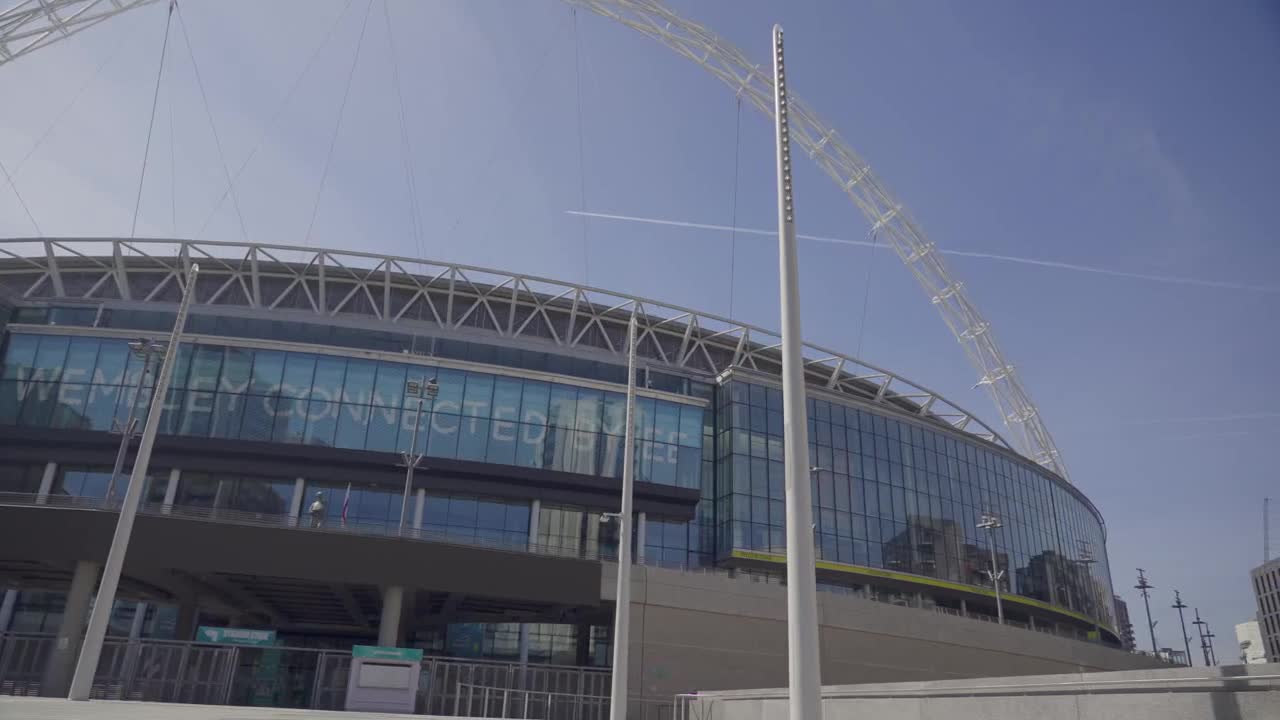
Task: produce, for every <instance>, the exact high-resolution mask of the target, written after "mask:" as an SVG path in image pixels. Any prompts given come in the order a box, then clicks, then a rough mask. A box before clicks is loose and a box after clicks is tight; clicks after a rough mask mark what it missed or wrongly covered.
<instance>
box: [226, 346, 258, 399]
mask: <svg viewBox="0 0 1280 720" xmlns="http://www.w3.org/2000/svg"><path fill="white" fill-rule="evenodd" d="M252 375H253V351H252V350H246V349H244V348H232V347H229V348H226V349H225V351H224V354H223V356H222V377H221V378H220V379H219V381H218V389H219V390H221V391H222V392H232V393H242V392H245V391H246V390H248V388H249V382H250V380H251V378H252Z"/></svg>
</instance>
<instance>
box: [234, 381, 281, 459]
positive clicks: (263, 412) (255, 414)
mask: <svg viewBox="0 0 1280 720" xmlns="http://www.w3.org/2000/svg"><path fill="white" fill-rule="evenodd" d="M281 367H283V365H282V366H281ZM255 368H256V364H255ZM275 404H276V400H275V399H274V398H269V397H256V396H248V397H245V398H244V410H243V411H242V412H241V416H242V421H241V423H240V439H241V440H257V441H261V442H266V441H268V440H270V439H271V428H272V426H273V425H274V424H275Z"/></svg>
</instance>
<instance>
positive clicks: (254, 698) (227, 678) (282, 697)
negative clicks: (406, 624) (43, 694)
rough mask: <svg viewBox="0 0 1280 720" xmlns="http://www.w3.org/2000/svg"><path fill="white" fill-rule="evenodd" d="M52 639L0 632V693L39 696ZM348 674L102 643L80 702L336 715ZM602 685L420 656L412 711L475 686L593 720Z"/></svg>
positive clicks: (599, 677)
mask: <svg viewBox="0 0 1280 720" xmlns="http://www.w3.org/2000/svg"><path fill="white" fill-rule="evenodd" d="M56 642H57V638H56V637H54V636H51V635H35V634H23V633H10V634H0V695H21V696H37V695H40V690H41V681H42V678H43V676H44V674H45V672H46V670H47V664H48V660H49V657H50V654H51V651H52V649H53V647H54V644H55V643H56ZM350 668H351V654H350V652H349V651H344V650H325V649H317V648H300V647H288V646H282V647H275V646H263V647H250V646H236V645H209V644H205V643H198V642H186V641H176V640H141V641H132V642H130V641H128V640H125V639H123V638H109V639H108V640H107V641H106V643H105V644H104V646H103V652H102V657H101V659H100V660H99V663H98V669H97V673H96V674H95V676H94V681H93V686H92V690H91V693H90V697H92V698H95V699H109V700H133V701H144V702H172V703H195V704H204V705H237V706H247V705H266V706H271V707H286V708H302V709H311V710H344V709H345V708H346V694H347V678H348V675H349V673H350ZM609 683H610V673H609V671H608V670H602V669H598V668H584V667H576V666H563V665H542V664H527V665H521V664H519V663H511V662H500V661H486V660H470V659H459V658H447V657H433V656H427V657H425V658H423V661H422V669H421V674H420V676H419V681H418V688H419V689H418V697H417V702H416V711H417V712H418V713H423V714H428V715H453V714H456V713H457V712H458V711H459V708H467V707H470V706H476V707H479V705H480V702H479V699H478V697H479V696H478V695H477V688H488V689H489V692H490V693H494V692H498V693H501V692H508V693H511V692H523V693H527V694H528V695H529V697H531V698H534V700H533V701H532V702H531V704H530V705H531V707H532V708H534V709H535V710H538V711H539V712H540V713H541V714H539V715H532V716H530V717H537V718H545V720H599V718H600V717H602V716H598V715H596V714H592V713H594V712H595V711H594V710H593V709H592V708H595V707H596V706H597V705H598V703H597V702H596V701H595V700H592V699H591V698H600V697H602V696H607V694H608V691H609ZM539 697H542V698H543V700H542V701H539V700H538V699H537V698H539ZM547 698H551V700H547ZM566 698H587V700H584V701H583V702H582V703H580V704H581V705H582V707H586V708H587V710H583V709H582V707H579V706H578V705H574V704H573V703H571V702H569V701H568V700H566ZM606 703H607V700H606ZM607 713H608V709H607V704H606V706H605V714H606V715H607ZM473 716H474V715H473ZM491 717H492V716H491Z"/></svg>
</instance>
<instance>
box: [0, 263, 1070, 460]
mask: <svg viewBox="0 0 1280 720" xmlns="http://www.w3.org/2000/svg"><path fill="white" fill-rule="evenodd" d="M191 263H200V264H201V273H200V277H199V279H198V280H197V297H196V298H195V301H196V303H197V304H203V305H215V306H216V305H222V306H240V307H250V308H261V309H268V310H270V309H276V308H289V309H294V310H298V309H302V310H308V309H309V310H311V311H312V312H315V313H316V314H319V315H323V316H334V315H339V314H343V315H353V314H354V315H366V316H372V317H375V318H378V319H380V320H383V321H388V322H392V323H394V322H396V321H399V320H400V319H401V318H404V317H405V316H408V319H414V318H419V319H422V320H424V321H425V322H429V323H435V324H436V325H438V326H440V327H444V328H449V329H462V328H482V329H488V330H491V331H493V332H495V333H497V334H498V335H499V336H501V337H507V338H515V337H535V338H540V339H542V340H547V341H550V342H552V343H554V344H555V345H557V346H559V347H561V348H564V349H565V350H572V349H575V348H583V349H585V348H592V349H595V350H597V351H599V350H604V351H606V352H609V353H612V354H614V355H617V356H619V357H620V358H621V359H625V355H626V348H625V345H626V339H625V338H626V324H627V322H628V321H629V319H630V317H631V315H632V314H635V315H636V317H637V321H638V323H639V327H638V335H637V343H638V346H637V354H638V355H640V356H642V357H644V358H646V359H647V360H649V361H650V362H657V363H660V364H663V365H667V366H670V367H673V368H677V369H682V370H685V371H691V372H694V373H699V374H705V375H708V376H715V375H718V374H719V373H721V372H724V371H725V370H728V369H730V368H732V367H735V366H741V367H747V368H751V369H754V370H758V371H761V372H765V373H769V374H774V375H777V374H779V373H780V369H781V353H780V351H779V349H780V345H781V337H780V335H779V334H778V333H777V332H775V331H773V330H768V329H765V328H762V327H759V326H755V325H750V324H746V323H740V322H737V321H734V320H732V319H729V318H726V317H722V316H719V315H715V314H712V313H706V312H702V311H698V310H694V309H691V308H686V307H682V306H679V305H672V304H670V303H664V302H661V301H658V300H653V299H650V298H645V297H640V296H635V295H628V294H625V293H619V292H615V291H612V290H606V289H603V288H598V287H592V286H588V285H582V284H578V283H571V282H566V281H562V280H556V279H553V278H545V277H540V276H535V275H526V274H521V273H512V272H508V271H504V270H497V269H492V268H484V267H477V266H472V265H462V264H457V263H445V262H440V261H434V260H424V259H415V258H411V257H406V256H399V255H388V254H381V253H371V252H360V251H347V250H330V249H322V248H308V247H301V246H288V245H272V244H262V243H244V242H225V241H195V240H181V239H172V240H169V239H127V238H9V239H0V287H7V288H8V290H9V291H10V292H13V293H14V294H15V295H16V296H17V297H19V298H21V299H23V300H45V301H47V300H52V299H65V300H77V301H95V300H97V301H104V300H132V301H157V302H177V300H178V298H179V295H180V292H181V290H180V286H181V283H182V282H183V277H184V275H185V270H186V268H187V267H188V266H189V265H190V264H191ZM803 356H804V360H805V375H806V381H807V383H808V384H810V385H813V386H817V387H822V388H825V389H826V390H827V391H829V392H833V393H836V394H840V395H846V396H849V397H852V398H855V399H857V400H860V401H863V402H868V401H869V402H871V403H874V404H876V405H881V406H885V407H886V408H888V409H890V410H893V411H895V412H897V413H902V414H907V415H911V416H914V417H917V418H919V419H922V420H925V421H928V422H932V423H936V424H939V425H942V426H946V427H950V428H951V429H953V430H956V431H959V432H962V433H965V434H967V435H970V436H973V437H976V438H979V439H981V440H984V441H987V442H991V443H993V444H995V445H997V446H998V447H1001V448H1003V449H1005V450H1007V451H1010V452H1013V453H1014V454H1016V455H1018V456H1019V457H1022V458H1024V459H1025V460H1027V461H1028V462H1032V463H1033V464H1036V463H1035V461H1034V460H1033V459H1031V458H1026V457H1025V456H1023V455H1021V454H1020V453H1017V451H1016V450H1015V449H1014V448H1013V447H1012V446H1011V445H1010V444H1009V443H1008V442H1007V441H1006V440H1005V439H1004V438H1003V437H1002V436H1001V435H1000V433H998V432H996V430H995V429H994V428H992V427H991V426H989V425H988V424H987V423H985V422H984V421H983V420H982V419H981V418H979V417H978V416H977V415H975V414H974V413H972V412H969V411H968V410H965V409H964V408H962V407H960V406H959V405H957V404H956V403H954V402H952V401H950V400H948V399H946V398H945V397H943V396H942V395H941V394H939V393H937V392H935V391H934V390H931V389H929V388H928V387H925V386H924V385H921V384H919V383H916V382H913V381H911V380H908V379H906V378H904V377H902V376H901V375H898V374H896V373H894V372H891V371H889V370H886V369H884V368H882V367H879V366H876V365H872V364H870V363H868V362H865V361H863V360H860V359H858V358H855V357H852V356H850V355H846V354H844V353H841V352H838V351H836V350H832V349H830V348H826V347H822V346H820V345H815V344H811V343H805V345H804V348H803ZM1041 469H1043V470H1046V471H1047V472H1051V471H1049V470H1048V469H1047V468H1044V467H1043V466H1041ZM1064 482H1065V481H1064Z"/></svg>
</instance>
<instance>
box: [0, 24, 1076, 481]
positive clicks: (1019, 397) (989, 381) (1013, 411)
mask: <svg viewBox="0 0 1280 720" xmlns="http://www.w3.org/2000/svg"><path fill="white" fill-rule="evenodd" d="M157 1H158V0H138V1H136V2H125V0H114V2H109V1H107V0H97V1H93V0H78V1H77V0H63V1H62V2H58V1H56V0H47V1H46V0H40V1H39V2H37V1H36V0H30V1H28V2H22V3H19V4H18V5H17V6H16V7H15V8H13V9H11V10H7V11H5V12H4V13H3V14H0V63H3V62H5V61H6V60H9V59H13V58H15V57H18V56H19V55H22V54H25V53H27V52H31V51H32V50H34V49H36V48H38V47H42V46H43V45H47V44H49V43H51V42H54V41H55V40H57V39H59V38H61V37H66V36H68V35H71V34H73V33H75V32H78V31H79V30H81V29H84V28H86V27H89V26H90V25H92V24H95V23H96V22H99V21H101V20H103V19H106V18H107V17H110V16H111V15H114V14H118V13H120V12H124V11H125V10H128V9H132V8H135V7H140V6H142V5H146V4H149V3H151V2H157ZM567 2H569V3H570V4H573V5H577V6H581V7H584V8H587V9H589V10H591V11H592V12H595V13H597V14H599V15H601V16H604V17H607V18H610V19H612V20H615V21H617V22H620V23H622V24H623V25H626V26H628V27H630V28H632V29H634V30H637V31H639V32H641V33H643V34H644V35H647V36H648V37H651V38H653V39H654V40H657V41H658V42H660V43H662V44H663V45H666V46H667V47H669V48H671V49H672V50H674V51H675V52H676V53H678V54H679V55H681V56H682V57H685V58H687V59H689V60H692V61H693V62H695V63H697V64H698V65H699V66H701V67H702V68H703V69H705V70H706V71H708V72H710V73H711V74H712V75H713V76H715V77H716V78H718V79H720V80H721V81H722V82H724V83H725V84H726V85H728V86H729V87H730V89H732V90H733V91H734V92H735V93H736V94H737V95H738V97H740V98H742V99H744V100H745V101H746V103H747V104H748V105H750V106H752V107H755V108H756V109H757V110H759V111H760V112H763V113H765V114H766V115H768V116H770V117H772V115H773V102H772V98H773V78H772V77H770V75H771V72H770V70H769V69H768V68H765V69H764V70H762V69H761V68H760V66H759V65H757V64H754V63H752V62H751V61H750V60H749V59H748V58H747V56H746V55H745V54H744V53H743V52H742V51H740V50H738V49H737V48H736V47H734V46H733V45H731V44H729V43H727V42H725V41H724V40H723V39H721V38H719V37H718V36H717V35H715V33H712V32H711V31H709V30H707V29H706V28H704V27H702V26H700V25H698V24H696V23H693V22H690V21H688V20H685V19H684V18H681V17H680V16H678V15H676V14H675V13H673V12H671V11H670V10H668V9H667V8H666V7H664V6H663V5H662V4H660V3H658V2H656V0H567ZM72 13H74V14H72ZM22 43H25V44H22ZM15 47H17V49H16V50H15V49H14V48H15ZM790 108H791V114H790V119H791V124H790V127H791V139H792V141H793V142H795V143H796V145H798V146H799V148H800V149H801V150H802V151H804V152H806V153H808V155H809V156H810V158H812V159H813V161H814V162H816V163H817V164H818V166H819V167H820V168H821V169H822V170H823V171H824V172H825V173H826V174H827V175H828V176H829V177H831V179H832V180H833V181H835V182H836V183H837V184H838V185H839V186H840V188H841V190H842V191H843V192H844V193H845V194H846V195H848V196H849V199H850V200H852V201H853V204H854V205H855V206H856V207H857V208H858V210H859V211H861V212H862V214H863V215H864V216H865V217H866V218H867V220H868V221H869V222H870V223H871V226H872V229H873V231H875V232H876V233H878V235H879V236H880V237H882V238H884V240H885V242H886V243H887V244H888V245H889V246H891V247H892V248H893V249H894V250H895V252H897V254H898V257H899V258H900V259H901V260H902V262H903V264H904V265H906V266H907V268H908V269H909V270H910V271H911V273H912V275H913V276H914V277H915V278H916V280H917V281H918V282H919V284H920V286H921V287H922V288H923V289H924V291H925V293H926V295H927V296H928V298H929V300H930V302H932V303H933V304H934V305H935V306H937V308H938V311H939V313H940V314H941V315H942V319H943V321H944V322H945V323H946V324H947V327H948V328H949V329H950V330H951V332H952V334H953V335H954V336H955V338H956V339H957V341H958V342H959V343H960V346H961V347H962V348H963V349H964V352H965V355H966V356H967V357H968V359H969V362H970V363H971V364H972V365H973V367H974V368H975V369H976V370H977V372H978V378H979V379H978V385H981V386H983V387H985V388H986V389H987V391H988V394H989V395H990V397H991V399H992V401H993V402H994V403H995V406H996V409H997V410H998V412H999V413H1000V416H1001V418H1002V420H1003V421H1004V423H1005V425H1006V426H1007V427H1008V428H1009V429H1010V430H1011V431H1012V437H1013V439H1014V442H1015V444H1016V446H1017V448H1018V450H1019V451H1020V452H1022V453H1023V454H1024V455H1026V456H1027V457H1029V458H1031V459H1033V460H1034V461H1035V462H1037V463H1039V464H1040V465H1042V466H1044V467H1047V468H1049V469H1051V470H1053V471H1055V472H1056V473H1057V474H1058V475H1060V476H1062V477H1063V478H1064V479H1066V478H1068V475H1067V469H1066V466H1065V464H1064V463H1063V460H1062V457H1061V454H1060V453H1059V451H1058V448H1057V446H1056V445H1055V443H1054V441H1053V437H1052V435H1050V433H1049V429H1048V427H1047V426H1046V425H1045V423H1044V421H1043V420H1042V419H1041V417H1040V415H1039V411H1038V410H1037V408H1036V406H1035V404H1034V403H1033V402H1032V400H1031V397H1030V395H1029V394H1028V393H1027V391H1026V389H1025V388H1024V387H1023V385H1022V382H1021V381H1020V380H1019V379H1018V377H1017V375H1016V374H1015V372H1014V367H1013V365H1012V363H1010V362H1009V361H1008V359H1006V358H1005V356H1004V353H1003V352H1002V351H1001V350H1000V347H999V345H998V344H997V342H996V339H995V335H994V332H993V330H992V327H991V323H989V322H988V321H987V320H986V319H985V318H984V317H983V316H982V314H981V313H980V312H979V311H978V309H977V307H976V306H975V305H974V303H973V302H972V301H971V300H970V299H969V297H968V295H967V294H966V292H965V290H964V285H963V283H961V282H959V281H958V280H956V279H955V277H954V276H953V275H952V273H951V271H950V270H949V269H948V267H947V265H946V262H945V261H944V259H943V257H942V255H941V253H939V252H937V248H936V246H935V245H934V243H933V242H931V241H930V240H929V239H928V238H927V237H926V236H925V234H924V231H923V230H922V229H921V228H920V226H919V225H918V224H917V223H916V222H915V221H914V220H913V219H912V218H911V216H910V214H909V212H908V211H907V209H906V208H905V207H904V206H903V205H902V204H901V203H900V202H898V201H897V200H896V199H895V198H894V197H893V196H892V195H891V194H890V193H889V191H888V190H887V189H886V187H885V185H884V184H883V183H881V182H880V181H879V180H878V179H877V178H876V176H875V175H874V174H873V173H872V171H871V167H870V165H868V164H867V162H866V161H865V160H863V159H862V158H861V157H860V156H859V155H858V154H857V153H855V152H854V151H853V149H852V148H850V147H849V146H848V145H847V144H846V143H845V142H844V141H843V140H842V139H841V138H840V136H839V135H838V134H837V133H836V131H835V129H834V128H832V127H830V126H829V125H827V124H825V123H824V122H823V121H822V120H821V119H819V117H818V116H817V114H816V113H814V112H813V110H812V109H810V108H809V106H808V104H807V103H805V102H804V101H803V100H801V99H799V98H797V97H795V96H794V95H792V96H791V99H790Z"/></svg>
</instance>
